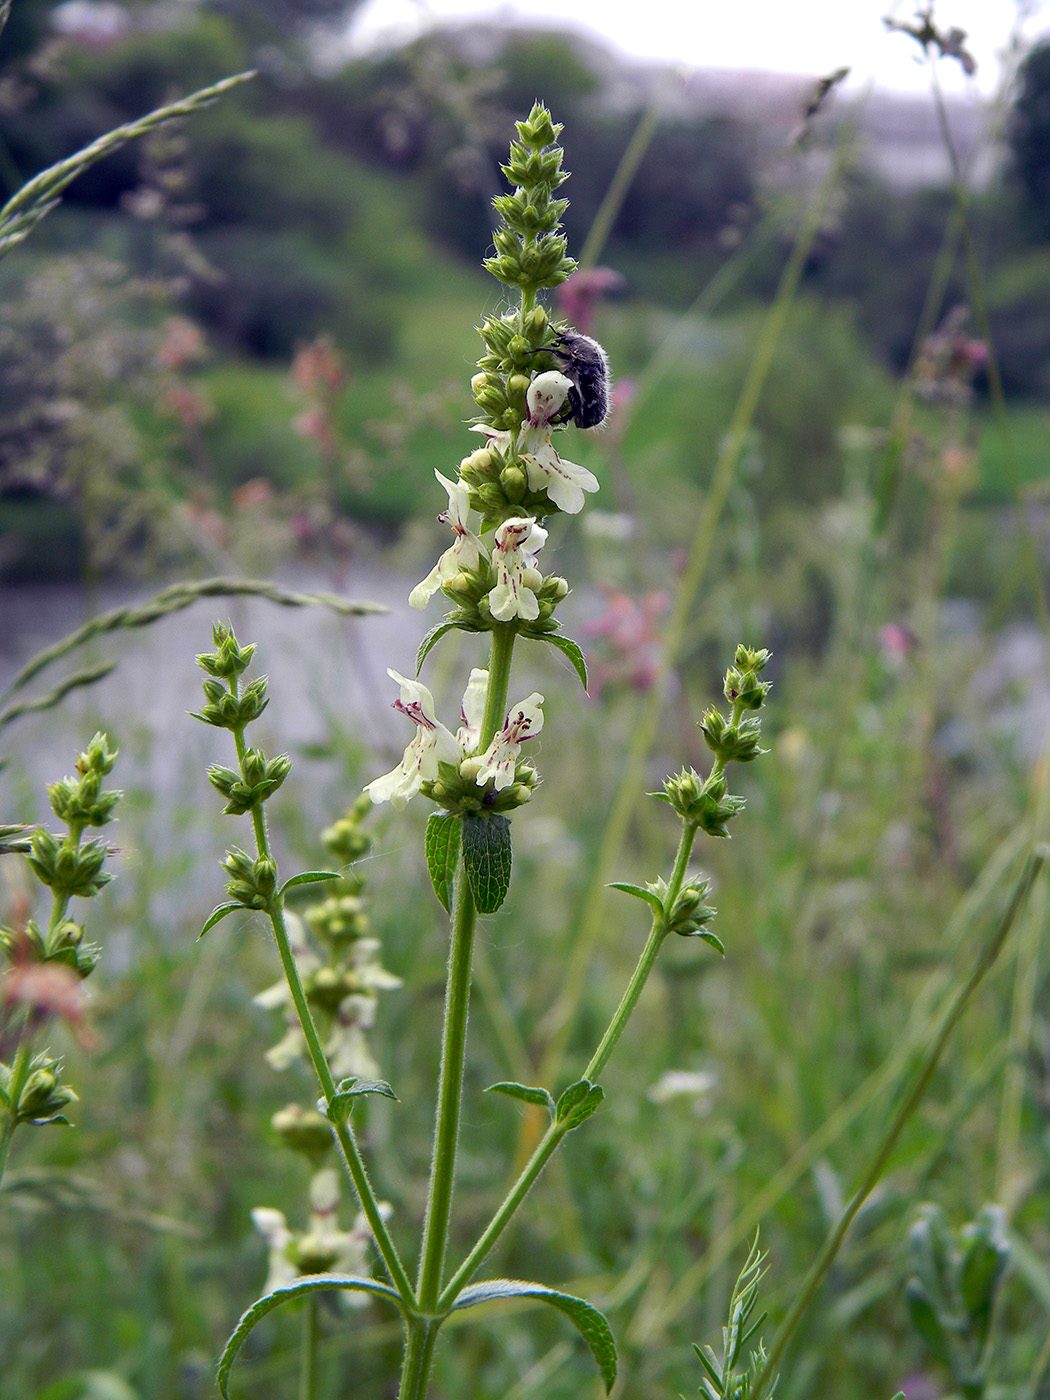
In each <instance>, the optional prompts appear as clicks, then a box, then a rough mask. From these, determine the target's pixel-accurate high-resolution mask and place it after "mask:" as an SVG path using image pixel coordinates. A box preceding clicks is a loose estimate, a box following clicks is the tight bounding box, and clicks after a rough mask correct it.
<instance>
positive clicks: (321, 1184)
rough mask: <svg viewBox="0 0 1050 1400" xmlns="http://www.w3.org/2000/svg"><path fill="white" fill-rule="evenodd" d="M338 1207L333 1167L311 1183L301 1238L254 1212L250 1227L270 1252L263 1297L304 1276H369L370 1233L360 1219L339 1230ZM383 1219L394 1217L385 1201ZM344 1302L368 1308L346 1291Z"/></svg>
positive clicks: (274, 1218)
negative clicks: (306, 1217) (350, 1225)
mask: <svg viewBox="0 0 1050 1400" xmlns="http://www.w3.org/2000/svg"><path fill="white" fill-rule="evenodd" d="M338 1208H339V1176H338V1173H337V1172H336V1171H335V1169H334V1168H332V1167H324V1168H322V1169H321V1171H319V1172H316V1173H315V1174H314V1176H313V1179H312V1180H311V1182H310V1224H309V1226H308V1228H307V1230H306V1231H305V1233H303V1234H295V1233H294V1232H293V1231H291V1230H289V1228H288V1223H287V1221H286V1220H285V1218H284V1214H283V1213H282V1212H281V1211H279V1210H272V1209H270V1208H269V1207H268V1206H257V1207H256V1209H255V1210H253V1211H252V1222H253V1224H254V1225H255V1228H256V1229H257V1230H258V1231H259V1233H260V1235H262V1236H263V1238H264V1239H265V1240H266V1243H267V1244H268V1245H269V1247H270V1267H269V1273H268V1275H267V1279H266V1286H265V1289H264V1292H266V1293H272V1292H273V1290H274V1289H275V1288H281V1287H283V1286H284V1285H285V1284H289V1283H294V1282H295V1280H296V1279H297V1278H300V1277H301V1276H303V1275H316V1274H353V1275H356V1276H357V1277H358V1278H360V1277H366V1278H367V1277H368V1246H369V1243H370V1241H371V1239H372V1231H371V1229H370V1228H369V1225H368V1221H367V1220H366V1219H365V1217H364V1215H363V1214H360V1213H359V1214H358V1216H357V1218H356V1219H355V1220H354V1224H353V1228H352V1229H350V1230H341V1229H340V1228H339V1222H338V1220H337V1218H336V1212H337V1210H338ZM379 1213H380V1215H381V1216H382V1217H383V1219H384V1220H388V1219H389V1218H390V1215H391V1214H392V1207H391V1206H390V1203H389V1202H388V1201H381V1202H380V1203H379ZM344 1301H345V1302H346V1303H347V1304H348V1305H349V1306H350V1307H355V1308H361V1307H364V1306H365V1305H366V1304H367V1303H368V1295H367V1294H365V1293H358V1292H348V1293H347V1295H346V1296H345V1298H344Z"/></svg>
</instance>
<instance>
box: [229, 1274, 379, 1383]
mask: <svg viewBox="0 0 1050 1400" xmlns="http://www.w3.org/2000/svg"><path fill="white" fill-rule="evenodd" d="M326 1288H348V1289H354V1290H356V1291H358V1292H361V1293H375V1294H377V1295H378V1296H380V1297H382V1298H386V1299H388V1300H389V1301H390V1302H391V1303H393V1304H394V1306H395V1307H396V1308H398V1309H399V1310H401V1311H403V1309H402V1305H401V1299H400V1298H399V1297H398V1295H397V1294H396V1293H395V1292H394V1290H393V1289H392V1288H388V1287H387V1285H386V1284H385V1283H377V1282H376V1281H375V1279H370V1278H357V1277H356V1276H354V1275H353V1274H309V1275H307V1276H306V1277H305V1278H300V1279H296V1281H295V1282H294V1283H287V1284H285V1285H284V1287H283V1288H275V1289H274V1291H273V1292H272V1293H267V1294H266V1296H265V1297H263V1298H260V1299H259V1300H258V1302H255V1303H253V1304H252V1305H251V1307H250V1308H249V1309H248V1310H247V1312H245V1313H242V1314H241V1317H240V1320H239V1321H238V1323H237V1326H236V1327H235V1328H234V1329H233V1331H232V1332H231V1333H230V1338H229V1341H228V1342H227V1343H226V1345H225V1347H223V1351H222V1355H221V1356H220V1357H219V1367H218V1371H217V1373H216V1377H215V1379H216V1381H217V1382H218V1385H219V1392H220V1394H221V1395H222V1397H223V1400H229V1397H230V1392H229V1390H228V1389H227V1383H228V1382H229V1379H230V1370H231V1368H232V1366H233V1363H234V1361H235V1360H236V1357H237V1353H238V1352H239V1351H240V1349H241V1347H242V1346H243V1345H244V1343H245V1340H246V1339H247V1337H248V1335H249V1333H250V1332H251V1330H252V1328H253V1327H254V1326H255V1324H256V1323H257V1322H260V1321H261V1320H262V1319H263V1318H264V1317H265V1316H266V1315H267V1313H271V1312H273V1310H274V1308H279V1307H282V1306H283V1305H284V1304H285V1303H290V1302H292V1301H293V1300H294V1299H295V1298H302V1297H303V1296H304V1295H305V1294H307V1293H321V1292H323V1291H324V1290H325V1289H326Z"/></svg>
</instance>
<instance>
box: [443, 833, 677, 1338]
mask: <svg viewBox="0 0 1050 1400" xmlns="http://www.w3.org/2000/svg"><path fill="white" fill-rule="evenodd" d="M696 832H697V828H696V827H695V826H691V825H689V824H686V825H685V826H684V827H683V829H682V836H681V839H680V840H679V843H678V853H677V855H676V857H675V863H674V870H673V872H672V875H671V880H670V884H669V886H668V890H667V895H666V897H665V905H666V908H667V909H668V910H670V909H673V908H674V904H675V901H676V900H677V898H678V895H679V893H680V892H681V888H682V883H683V881H684V880H685V872H686V867H687V866H688V864H689V857H690V855H691V854H692V849H693V842H694V841H695V839H696ZM666 936H667V927H666V921H665V919H663V918H655V919H654V920H653V925H652V928H651V929H650V931H649V937H648V939H647V940H646V944H645V947H644V948H643V950H642V953H641V956H640V957H639V959H638V963H637V965H636V966H635V969H634V972H633V973H632V975H631V980H630V981H629V982H628V984H627V989H626V991H625V992H624V994H623V996H622V998H621V999H620V1004H619V1006H618V1007H617V1008H616V1011H615V1012H614V1013H613V1017H612V1020H611V1021H610V1022H609V1025H608V1026H607V1027H606V1030H605V1034H604V1035H603V1036H602V1038H601V1040H600V1041H599V1042H598V1048H597V1049H596V1050H595V1052H594V1054H593V1055H592V1056H591V1059H590V1062H589V1064H588V1065H587V1068H586V1069H585V1070H584V1074H583V1077H584V1078H585V1079H589V1080H590V1081H591V1083H592V1084H593V1083H595V1082H596V1081H597V1079H598V1076H599V1075H600V1074H601V1072H602V1070H603V1069H604V1068H605V1066H606V1064H607V1063H608V1061H609V1057H610V1056H611V1055H612V1052H613V1050H614V1049H615V1048H616V1044H617V1042H618V1041H619V1039H620V1036H621V1035H622V1034H623V1031H624V1027H625V1026H626V1025H627V1022H628V1021H629V1020H630V1017H631V1014H632V1012H633V1011H634V1008H635V1007H636V1006H637V1004H638V998H639V997H640V996H641V994H642V991H643V989H644V987H645V984H646V982H647V981H648V979H649V975H650V973H651V972H652V970H653V968H654V966H655V965H656V958H657V955H658V954H659V952H660V948H661V946H662V944H663V941H664V939H665V937H666ZM569 1131H570V1129H569V1128H568V1127H567V1126H566V1125H565V1124H560V1123H557V1122H553V1123H551V1124H550V1126H549V1127H548V1128H547V1131H546V1132H545V1133H544V1135H543V1137H542V1138H541V1139H540V1141H539V1142H538V1143H537V1145H536V1147H535V1149H534V1151H533V1153H532V1155H531V1156H530V1158H529V1160H528V1161H527V1162H526V1164H525V1166H524V1167H523V1168H522V1170H521V1172H520V1173H519V1175H518V1177H517V1179H516V1181H515V1182H514V1184H513V1186H511V1188H510V1190H509V1191H508V1192H507V1195H506V1196H505V1197H504V1199H503V1201H502V1202H501V1204H500V1206H499V1209H498V1210H497V1211H496V1213H495V1214H494V1215H493V1217H492V1219H491V1220H490V1221H489V1223H488V1225H487V1226H486V1227H485V1230H484V1232H483V1233H482V1235H481V1236H480V1238H479V1239H478V1241H477V1243H476V1244H475V1245H474V1247H473V1249H472V1250H471V1251H470V1253H469V1254H468V1255H467V1257H466V1259H464V1261H463V1263H462V1264H461V1265H460V1267H459V1268H458V1269H457V1270H456V1272H455V1274H454V1275H453V1277H452V1278H451V1279H450V1280H449V1283H448V1285H447V1287H446V1288H445V1290H444V1292H443V1293H442V1294H441V1297H440V1299H439V1300H438V1305H437V1306H438V1311H439V1312H443V1311H445V1310H446V1309H448V1308H450V1307H451V1306H452V1304H453V1303H454V1302H455V1300H456V1298H457V1296H458V1295H459V1294H460V1293H461V1292H462V1290H463V1289H464V1288H465V1287H466V1286H467V1284H468V1283H469V1282H470V1280H471V1278H472V1277H473V1276H474V1274H475V1273H476V1272H477V1271H478V1269H479V1268H480V1267H481V1264H482V1263H483V1261H484V1259H485V1257H486V1255H487V1254H488V1253H489V1251H490V1250H491V1249H492V1247H493V1245H494V1244H495V1243H496V1241H497V1240H498V1239H499V1237H500V1235H501V1234H502V1233H503V1231H504V1230H505V1229H506V1228H507V1226H508V1225H509V1224H510V1222H511V1220H512V1219H513V1217H514V1214H515V1212H516V1211H517V1209H518V1207H519V1206H520V1205H521V1203H522V1201H523V1200H524V1199H525V1197H526V1196H527V1195H528V1193H529V1191H530V1190H531V1189H532V1186H533V1184H534V1183H535V1181H536V1180H537V1178H538V1177H539V1175H540V1173H541V1172H542V1171H543V1169H544V1167H545V1166H546V1165H547V1163H548V1162H549V1161H550V1159H551V1157H552V1156H553V1155H554V1153H555V1151H556V1150H557V1148H558V1146H559V1144H560V1143H561V1140H562V1138H563V1137H564V1136H565V1135H566V1133H567V1132H569Z"/></svg>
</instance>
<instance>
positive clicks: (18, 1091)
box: [0, 1036, 30, 1182]
mask: <svg viewBox="0 0 1050 1400" xmlns="http://www.w3.org/2000/svg"><path fill="white" fill-rule="evenodd" d="M29 1061H30V1049H29V1038H28V1036H27V1037H26V1038H25V1039H23V1041H22V1044H21V1045H20V1046H19V1047H18V1053H17V1054H16V1055H15V1062H14V1065H13V1066H12V1068H11V1081H10V1083H9V1084H8V1090H7V1092H8V1100H9V1106H8V1109H7V1113H6V1115H5V1116H4V1127H3V1132H2V1133H0V1182H2V1181H3V1179H4V1172H5V1171H6V1170H7V1158H8V1154H9V1153H10V1151H11V1139H12V1138H13V1137H14V1135H15V1129H16V1128H17V1127H18V1119H17V1117H16V1112H17V1109H18V1100H19V1099H20V1098H21V1097H22V1090H23V1089H24V1088H25V1083H26V1079H27V1078H28V1077H29Z"/></svg>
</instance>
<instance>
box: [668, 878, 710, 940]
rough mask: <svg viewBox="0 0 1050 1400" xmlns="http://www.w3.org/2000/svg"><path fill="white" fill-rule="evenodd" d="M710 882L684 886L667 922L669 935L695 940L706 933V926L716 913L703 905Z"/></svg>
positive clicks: (699, 880)
mask: <svg viewBox="0 0 1050 1400" xmlns="http://www.w3.org/2000/svg"><path fill="white" fill-rule="evenodd" d="M709 888H710V881H709V880H704V879H696V880H693V881H691V882H690V883H689V884H688V885H686V886H684V887H683V889H682V890H681V892H680V894H679V896H678V898H677V899H676V900H675V903H674V908H673V909H672V910H671V914H670V917H669V918H668V920H667V927H668V931H669V932H670V933H677V934H678V935H679V936H680V937H682V938H696V937H698V936H701V935H703V934H705V933H706V932H707V925H708V924H709V923H710V921H711V920H712V919H713V918H714V917H715V914H716V913H717V912H718V911H717V910H716V909H715V908H713V907H712V906H711V905H710V904H705V903H704V897H705V896H706V894H707V892H708V889H709Z"/></svg>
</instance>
